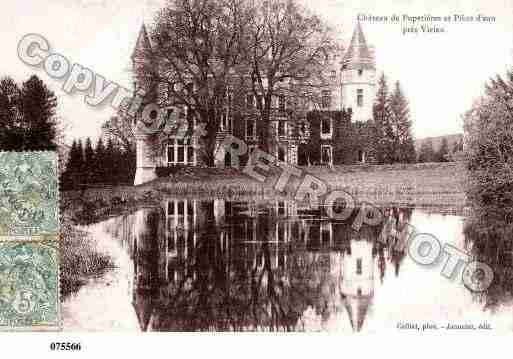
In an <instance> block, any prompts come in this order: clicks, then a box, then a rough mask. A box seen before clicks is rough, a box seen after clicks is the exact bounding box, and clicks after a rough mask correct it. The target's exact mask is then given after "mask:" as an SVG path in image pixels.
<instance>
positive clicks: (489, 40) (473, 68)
mask: <svg viewBox="0 0 513 359" xmlns="http://www.w3.org/2000/svg"><path fill="white" fill-rule="evenodd" d="M300 1H301V2H302V3H304V5H305V6H307V7H308V8H309V9H311V11H313V12H315V13H318V14H319V15H320V16H322V17H323V18H324V19H325V20H326V21H327V22H328V24H329V25H331V26H332V27H333V29H334V31H335V33H336V35H337V37H338V38H339V39H340V41H341V42H342V43H343V44H345V45H346V46H347V44H348V43H349V41H350V38H351V35H352V32H353V28H354V26H355V24H356V21H357V16H358V15H359V14H364V15H366V16H370V15H372V16H388V17H389V21H388V22H370V21H361V24H362V28H363V31H364V34H365V36H366V39H367V42H368V43H369V44H372V45H374V46H375V48H376V63H377V70H378V73H381V72H385V74H386V75H387V77H388V79H389V82H390V83H393V82H395V81H400V83H401V85H402V88H403V90H404V92H405V94H406V96H407V97H408V100H409V102H410V110H411V117H412V120H413V131H414V135H415V136H416V137H418V138H424V137H429V136H439V135H445V134H453V133H460V132H462V123H463V122H462V119H461V115H462V114H463V113H464V112H465V111H466V110H468V109H469V108H470V106H471V105H472V102H473V100H474V99H476V98H477V97H478V96H479V95H480V94H482V92H483V86H484V84H485V82H486V81H487V80H488V79H489V78H490V77H491V76H493V75H494V74H497V73H499V74H504V73H505V72H506V70H507V69H509V68H511V66H512V65H513V1H511V0H479V1H476V0H470V1H469V0H431V1H429V5H428V4H426V2H425V1H420V0H315V1H313V0H300ZM164 3H165V0H45V1H42V0H22V1H16V2H9V3H8V5H3V6H2V13H1V14H0V43H1V44H2V45H3V51H2V61H0V76H11V77H13V78H14V79H15V80H16V81H17V82H19V83H21V82H22V81H24V80H26V79H27V78H28V77H29V76H30V75H31V74H34V73H35V74H37V75H38V76H39V77H41V79H42V80H43V81H45V83H47V85H48V86H49V88H50V89H51V90H53V91H54V92H55V93H56V95H57V97H58V101H59V107H58V116H59V117H60V118H61V121H62V123H63V124H64V125H65V126H64V127H65V130H66V132H65V133H66V140H67V142H71V141H72V140H73V138H78V137H86V136H90V137H92V138H93V139H96V138H98V136H99V135H100V127H101V124H102V123H103V122H104V121H106V120H107V119H108V118H109V117H110V116H111V115H112V114H113V113H114V112H113V110H112V109H111V108H110V107H108V106H103V107H100V108H97V107H91V106H90V105H88V104H86V103H85V102H84V93H80V92H78V93H75V94H73V95H68V94H66V93H64V92H63V91H62V90H61V87H62V84H63V81H60V80H55V79H53V78H51V77H49V76H48V74H46V72H45V71H44V70H43V69H42V68H37V67H30V66H28V65H26V64H24V63H23V62H21V61H20V59H19V58H18V56H17V46H18V42H19V41H20V40H21V38H22V37H23V36H24V35H26V34H28V33H37V34H40V35H43V36H44V37H45V38H46V39H47V40H48V41H49V43H50V46H51V48H52V51H53V52H55V53H59V54H62V55H64V56H65V57H66V58H68V59H69V60H70V62H71V63H78V64H81V65H83V66H86V67H88V68H90V69H92V70H93V71H94V72H96V73H98V74H101V75H102V76H104V77H105V78H106V79H107V80H109V81H114V82H116V83H117V84H119V85H122V86H125V87H126V88H129V89H131V88H132V79H131V73H130V55H131V53H132V50H133V47H134V45H135V41H136V39H137V34H138V32H139V29H140V27H141V24H142V23H143V22H146V23H148V24H151V21H152V18H153V16H154V13H155V11H157V10H158V9H159V8H160V7H161V6H162V5H163V4H164ZM393 14H397V15H398V16H399V17H400V18H402V16H403V15H409V16H422V15H431V16H441V17H443V16H451V18H453V19H454V15H460V14H461V15H466V16H477V15H478V14H483V15H486V16H494V17H495V22H486V23H484V22H476V21H474V22H454V21H452V22H450V23H447V22H444V23H443V24H440V23H438V27H443V28H444V29H445V32H443V33H429V34H428V33H417V34H403V32H402V28H403V27H404V26H405V25H406V24H407V23H404V22H399V23H393V22H391V21H390V20H391V19H390V18H391V16H392V15H393ZM432 24H435V23H432ZM410 25H411V23H410ZM417 27H419V29H420V26H417Z"/></svg>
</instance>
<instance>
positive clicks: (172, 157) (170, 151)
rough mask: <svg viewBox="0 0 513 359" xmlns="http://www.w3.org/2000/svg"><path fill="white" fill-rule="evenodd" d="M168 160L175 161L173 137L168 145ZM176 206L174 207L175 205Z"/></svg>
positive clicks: (169, 161)
mask: <svg viewBox="0 0 513 359" xmlns="http://www.w3.org/2000/svg"><path fill="white" fill-rule="evenodd" d="M167 162H168V163H172V164H174V163H175V140H174V139H172V140H171V142H170V143H169V146H167ZM173 208H174V207H173Z"/></svg>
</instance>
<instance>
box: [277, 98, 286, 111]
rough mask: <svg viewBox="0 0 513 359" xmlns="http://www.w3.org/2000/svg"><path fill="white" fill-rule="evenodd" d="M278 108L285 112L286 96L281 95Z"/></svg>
mask: <svg viewBox="0 0 513 359" xmlns="http://www.w3.org/2000/svg"><path fill="white" fill-rule="evenodd" d="M278 107H279V109H280V111H285V96H283V95H280V96H279V97H278Z"/></svg>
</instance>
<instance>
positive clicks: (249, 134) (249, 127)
mask: <svg viewBox="0 0 513 359" xmlns="http://www.w3.org/2000/svg"><path fill="white" fill-rule="evenodd" d="M255 137H256V121H255V120H246V138H255Z"/></svg>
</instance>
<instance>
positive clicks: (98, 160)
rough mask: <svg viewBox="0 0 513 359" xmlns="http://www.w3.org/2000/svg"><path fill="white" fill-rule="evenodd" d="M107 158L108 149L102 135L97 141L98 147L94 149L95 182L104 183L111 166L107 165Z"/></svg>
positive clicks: (93, 179) (93, 173)
mask: <svg viewBox="0 0 513 359" xmlns="http://www.w3.org/2000/svg"><path fill="white" fill-rule="evenodd" d="M105 159H106V149H105V146H104V145H103V140H102V138H101V137H100V138H99V139H98V142H97V143H96V147H95V149H94V166H93V169H92V170H93V172H92V175H93V178H92V181H93V182H94V183H104V182H105V175H106V173H107V171H109V168H108V167H106V166H105V164H106V163H105V162H106V161H105Z"/></svg>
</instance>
